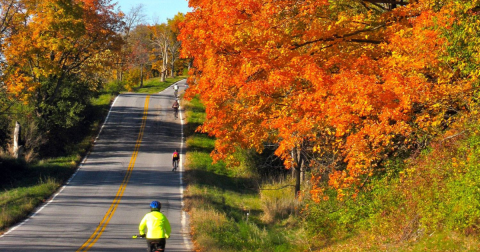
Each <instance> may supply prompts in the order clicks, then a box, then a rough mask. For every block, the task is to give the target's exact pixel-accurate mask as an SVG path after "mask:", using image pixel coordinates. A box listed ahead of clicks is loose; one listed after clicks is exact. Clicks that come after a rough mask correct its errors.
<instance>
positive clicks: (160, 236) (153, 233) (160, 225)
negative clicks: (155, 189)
mask: <svg viewBox="0 0 480 252" xmlns="http://www.w3.org/2000/svg"><path fill="white" fill-rule="evenodd" d="M161 208H162V204H160V202H158V201H156V200H155V201H152V203H150V213H147V214H146V215H145V217H143V219H142V221H141V222H140V225H139V226H138V230H139V231H140V236H141V237H146V238H147V245H148V250H147V251H148V252H151V249H152V246H154V244H158V245H157V249H158V248H160V250H158V251H164V250H165V244H166V243H167V241H166V239H168V238H169V237H170V232H171V231H172V230H171V227H170V222H169V221H168V219H167V217H165V215H164V214H163V213H161V212H160V209H161ZM145 228H147V234H146V235H145Z"/></svg>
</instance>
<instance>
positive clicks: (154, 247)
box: [132, 235, 165, 252]
mask: <svg viewBox="0 0 480 252" xmlns="http://www.w3.org/2000/svg"><path fill="white" fill-rule="evenodd" d="M132 238H133V239H137V238H140V239H143V238H145V237H144V236H141V235H133V236H132ZM149 243H150V245H149V247H150V252H164V251H165V250H164V249H162V247H161V246H162V245H161V244H160V241H157V240H153V241H149Z"/></svg>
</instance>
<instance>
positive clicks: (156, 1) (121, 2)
mask: <svg viewBox="0 0 480 252" xmlns="http://www.w3.org/2000/svg"><path fill="white" fill-rule="evenodd" d="M115 2H117V3H118V5H117V6H119V7H120V9H121V10H122V11H123V12H124V13H128V12H129V11H130V9H131V8H132V7H133V6H137V5H138V4H142V5H143V11H144V14H145V16H146V17H145V22H146V23H150V24H152V23H154V22H155V21H157V20H158V22H159V23H166V22H167V18H173V17H174V16H175V15H176V14H177V13H178V12H182V13H184V14H185V13H187V12H189V11H191V9H190V8H189V7H188V1H187V0H112V3H115Z"/></svg>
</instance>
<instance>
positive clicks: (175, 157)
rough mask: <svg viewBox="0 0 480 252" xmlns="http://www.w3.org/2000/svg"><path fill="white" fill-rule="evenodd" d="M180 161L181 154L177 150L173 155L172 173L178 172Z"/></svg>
mask: <svg viewBox="0 0 480 252" xmlns="http://www.w3.org/2000/svg"><path fill="white" fill-rule="evenodd" d="M179 161H180V154H178V152H177V150H175V151H174V152H173V154H172V166H173V168H172V171H175V170H177V167H178V162H179Z"/></svg>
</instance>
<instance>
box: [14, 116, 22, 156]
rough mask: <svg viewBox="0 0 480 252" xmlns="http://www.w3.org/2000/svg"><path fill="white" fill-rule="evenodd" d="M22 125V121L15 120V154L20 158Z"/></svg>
mask: <svg viewBox="0 0 480 252" xmlns="http://www.w3.org/2000/svg"><path fill="white" fill-rule="evenodd" d="M21 129H22V128H21V126H20V123H18V122H15V131H14V133H13V156H14V157H15V158H16V159H18V158H20V155H19V154H20V136H21Z"/></svg>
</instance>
